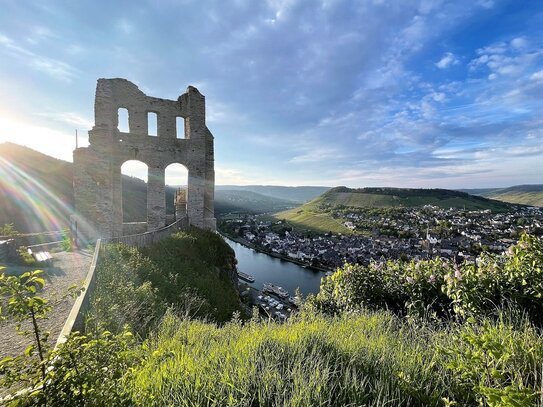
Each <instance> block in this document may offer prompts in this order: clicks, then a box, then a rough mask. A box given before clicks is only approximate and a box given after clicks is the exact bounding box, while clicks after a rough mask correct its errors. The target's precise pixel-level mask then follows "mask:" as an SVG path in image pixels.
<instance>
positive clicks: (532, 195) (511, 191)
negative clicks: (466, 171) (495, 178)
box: [463, 184, 543, 207]
mask: <svg viewBox="0 0 543 407" xmlns="http://www.w3.org/2000/svg"><path fill="white" fill-rule="evenodd" d="M463 191H465V192H467V193H470V194H473V195H480V196H484V197H486V198H491V199H496V200H498V201H503V202H509V203H516V204H523V205H531V206H540V207H543V184H533V185H515V186H513V187H508V188H485V189H464V190H463Z"/></svg>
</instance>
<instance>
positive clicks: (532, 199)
mask: <svg viewBox="0 0 543 407" xmlns="http://www.w3.org/2000/svg"><path fill="white" fill-rule="evenodd" d="M490 197H491V198H492V199H497V200H499V201H504V202H509V203H518V204H523V205H531V206H540V207H543V192H509V193H506V194H496V195H491V196H490Z"/></svg>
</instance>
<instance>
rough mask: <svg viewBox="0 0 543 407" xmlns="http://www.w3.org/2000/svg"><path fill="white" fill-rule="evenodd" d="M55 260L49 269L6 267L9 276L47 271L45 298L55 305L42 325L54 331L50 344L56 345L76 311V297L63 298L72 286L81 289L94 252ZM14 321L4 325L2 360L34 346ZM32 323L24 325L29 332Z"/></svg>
mask: <svg viewBox="0 0 543 407" xmlns="http://www.w3.org/2000/svg"><path fill="white" fill-rule="evenodd" d="M51 255H52V256H53V260H52V261H51V263H50V264H49V265H47V266H45V265H36V266H32V267H21V266H6V270H4V271H5V272H7V273H8V274H20V273H24V272H25V271H30V270H37V269H40V270H44V272H45V273H44V274H43V277H44V278H45V287H44V289H43V291H42V293H41V296H43V297H45V298H47V299H48V300H49V303H50V304H51V305H52V306H53V309H52V311H51V312H50V313H49V318H48V319H46V320H42V321H40V322H41V326H42V327H43V328H42V329H44V330H45V331H49V332H50V336H49V344H50V345H51V346H54V345H55V342H56V340H57V337H58V335H59V334H60V331H61V330H62V327H63V326H64V322H65V321H66V318H67V317H68V314H69V313H70V310H71V309H72V306H73V304H74V302H75V298H73V297H68V298H64V299H63V298H62V297H63V296H64V295H65V294H66V292H67V291H68V288H69V287H70V286H71V285H74V284H75V285H77V287H81V286H82V283H83V281H84V279H85V277H86V275H87V272H88V271H89V268H90V264H91V262H92V252H90V251H87V250H81V251H79V252H58V253H51ZM15 326H16V324H15V323H14V322H9V321H4V322H0V359H1V358H3V357H6V356H13V355H16V354H20V353H21V352H22V351H24V349H25V348H26V347H27V346H28V345H30V344H31V343H32V336H23V335H17V333H16V331H15ZM30 326H31V324H30V323H24V324H23V328H27V329H29V328H30Z"/></svg>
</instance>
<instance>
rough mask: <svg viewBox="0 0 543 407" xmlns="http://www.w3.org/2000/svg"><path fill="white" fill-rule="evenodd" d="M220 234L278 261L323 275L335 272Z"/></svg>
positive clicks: (241, 239)
mask: <svg viewBox="0 0 543 407" xmlns="http://www.w3.org/2000/svg"><path fill="white" fill-rule="evenodd" d="M218 233H219V234H220V235H221V236H223V237H225V238H227V239H230V240H233V241H234V242H236V243H239V244H241V245H243V246H245V247H247V248H249V249H253V250H255V251H257V252H259V253H263V254H266V255H268V256H271V257H275V258H276V259H280V260H284V261H288V262H289V263H293V264H296V265H298V266H302V267H304V268H308V269H311V270H316V271H322V272H323V273H328V272H334V270H333V269H329V268H325V267H318V266H313V265H310V264H307V263H304V262H303V261H299V260H296V259H293V258H292V257H288V256H284V255H282V254H279V253H276V252H271V251H268V250H263V249H262V248H260V247H258V246H256V245H254V244H252V243H251V242H249V241H248V240H246V239H243V238H242V237H239V236H231V235H228V234H226V233H223V232H220V231H219V232H218Z"/></svg>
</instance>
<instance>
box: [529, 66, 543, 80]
mask: <svg viewBox="0 0 543 407" xmlns="http://www.w3.org/2000/svg"><path fill="white" fill-rule="evenodd" d="M530 79H531V80H533V81H543V69H542V70H541V71H537V72H534V73H533V74H532V76H530Z"/></svg>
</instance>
